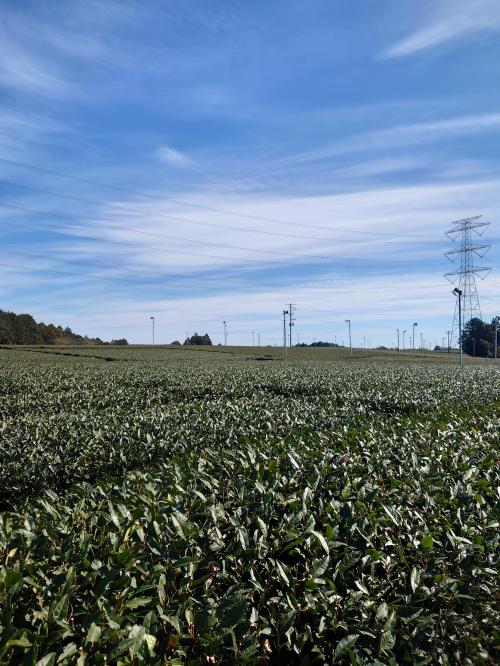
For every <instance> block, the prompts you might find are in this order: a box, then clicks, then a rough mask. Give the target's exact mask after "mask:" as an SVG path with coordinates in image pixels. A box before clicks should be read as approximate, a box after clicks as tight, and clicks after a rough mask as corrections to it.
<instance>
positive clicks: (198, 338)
mask: <svg viewBox="0 0 500 666" xmlns="http://www.w3.org/2000/svg"><path fill="white" fill-rule="evenodd" d="M184 344H185V345H211V344H212V340H210V337H209V335H208V333H205V335H198V333H195V334H194V335H192V336H191V337H190V338H186V339H185V340H184Z"/></svg>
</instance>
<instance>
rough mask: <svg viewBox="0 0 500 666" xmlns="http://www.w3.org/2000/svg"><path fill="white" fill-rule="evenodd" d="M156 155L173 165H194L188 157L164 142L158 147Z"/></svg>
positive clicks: (182, 166)
mask: <svg viewBox="0 0 500 666" xmlns="http://www.w3.org/2000/svg"><path fill="white" fill-rule="evenodd" d="M157 155H158V157H159V158H160V160H162V162H167V164H171V165H172V166H174V167H180V168H186V167H193V166H195V165H196V162H195V161H194V160H192V159H191V158H190V157H188V156H187V155H185V154H184V153H181V151H180V150H176V149H175V148H172V147H171V146H167V145H166V144H165V145H163V146H161V147H160V148H159V149H158V151H157Z"/></svg>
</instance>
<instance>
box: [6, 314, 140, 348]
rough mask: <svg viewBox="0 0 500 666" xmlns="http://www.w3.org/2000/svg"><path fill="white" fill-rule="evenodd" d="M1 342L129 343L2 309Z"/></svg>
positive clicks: (123, 339) (35, 343) (38, 343)
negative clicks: (90, 334) (108, 339)
mask: <svg viewBox="0 0 500 666" xmlns="http://www.w3.org/2000/svg"><path fill="white" fill-rule="evenodd" d="M0 344H3V345H106V344H111V345H127V344H128V342H127V340H126V339H125V338H120V339H118V340H111V342H104V341H103V340H101V338H89V337H88V336H86V335H78V334H77V333H74V332H73V331H72V330H71V328H69V326H66V327H65V328H63V327H62V326H54V324H44V323H43V322H40V323H37V322H36V321H35V320H34V318H33V317H32V316H31V315H29V314H19V315H18V314H15V313H14V312H5V311H4V310H0Z"/></svg>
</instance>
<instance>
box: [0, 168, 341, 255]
mask: <svg viewBox="0 0 500 666" xmlns="http://www.w3.org/2000/svg"><path fill="white" fill-rule="evenodd" d="M3 182H5V181H3ZM0 206H2V207H3V208H12V209H14V210H21V211H23V212H26V213H36V214H39V215H46V216H47V217H58V218H62V219H73V220H75V219H76V220H78V221H80V222H86V223H87V224H92V225H94V226H99V227H104V228H106V229H118V230H119V231H127V232H131V233H134V234H140V235H142V236H153V237H155V238H166V239H168V240H175V241H181V242H183V243H195V244H198V245H210V246H212V247H221V248H225V249H229V250H241V251H246V252H257V253H261V254H279V255H282V256H287V257H288V256H291V257H302V258H304V257H306V258H309V259H321V260H322V261H325V260H328V257H323V256H319V255H314V254H305V253H302V252H284V251H282V250H266V249H263V248H252V247H244V246H240V245H229V244H227V243H214V242H212V241H202V240H196V239H192V238H185V237H183V236H172V235H170V234H161V233H157V232H155V231H143V230H142V229H135V228H133V227H124V226H122V225H117V224H106V223H105V222H96V221H95V220H91V219H89V218H75V217H74V216H71V215H61V214H52V213H50V212H48V211H42V210H37V209H34V208H24V207H22V206H15V205H13V204H6V203H0ZM219 258H224V257H219Z"/></svg>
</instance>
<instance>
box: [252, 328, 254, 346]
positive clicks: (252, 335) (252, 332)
mask: <svg viewBox="0 0 500 666" xmlns="http://www.w3.org/2000/svg"><path fill="white" fill-rule="evenodd" d="M252 347H255V331H252Z"/></svg>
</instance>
